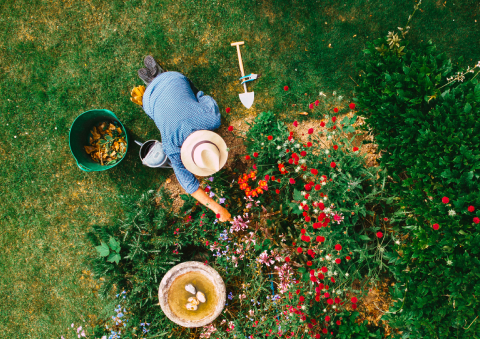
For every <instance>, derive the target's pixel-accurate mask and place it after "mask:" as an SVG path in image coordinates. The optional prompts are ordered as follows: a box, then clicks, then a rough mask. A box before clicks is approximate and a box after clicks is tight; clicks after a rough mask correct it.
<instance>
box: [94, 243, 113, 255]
mask: <svg viewBox="0 0 480 339" xmlns="http://www.w3.org/2000/svg"><path fill="white" fill-rule="evenodd" d="M95 249H96V250H97V251H98V253H99V254H100V256H101V257H106V256H107V255H109V254H110V249H109V248H108V245H107V244H105V243H104V242H103V241H102V243H101V244H100V246H97V247H95Z"/></svg>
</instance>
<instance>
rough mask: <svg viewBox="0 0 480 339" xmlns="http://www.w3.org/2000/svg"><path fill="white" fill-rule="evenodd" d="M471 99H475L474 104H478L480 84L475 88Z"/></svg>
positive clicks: (479, 100)
mask: <svg viewBox="0 0 480 339" xmlns="http://www.w3.org/2000/svg"><path fill="white" fill-rule="evenodd" d="M473 97H474V98H475V101H476V102H480V83H478V84H477V86H475V91H474V94H473Z"/></svg>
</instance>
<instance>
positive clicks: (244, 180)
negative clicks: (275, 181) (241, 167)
mask: <svg viewBox="0 0 480 339" xmlns="http://www.w3.org/2000/svg"><path fill="white" fill-rule="evenodd" d="M250 179H252V180H256V179H257V178H256V172H255V171H251V172H250V173H249V174H246V173H244V174H243V176H240V177H239V178H238V184H239V185H240V189H241V190H242V191H245V195H246V196H247V197H250V196H252V197H256V196H258V195H259V194H263V192H264V191H267V190H268V185H267V182H266V181H265V180H260V181H259V182H258V187H257V188H254V189H252V188H251V187H250V185H249V184H248V181H249V180H250Z"/></svg>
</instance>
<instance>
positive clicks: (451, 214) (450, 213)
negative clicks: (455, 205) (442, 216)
mask: <svg viewBox="0 0 480 339" xmlns="http://www.w3.org/2000/svg"><path fill="white" fill-rule="evenodd" d="M455 214H457V213H456V212H455V211H454V210H450V211H448V215H450V216H452V217H453V216H454V215H455Z"/></svg>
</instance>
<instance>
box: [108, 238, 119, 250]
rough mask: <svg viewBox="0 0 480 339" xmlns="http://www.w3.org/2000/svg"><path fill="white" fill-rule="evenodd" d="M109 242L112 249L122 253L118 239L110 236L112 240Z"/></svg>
mask: <svg viewBox="0 0 480 339" xmlns="http://www.w3.org/2000/svg"><path fill="white" fill-rule="evenodd" d="M108 243H109V245H110V248H111V249H112V251H115V252H117V253H120V243H119V242H118V241H117V240H115V238H114V237H110V241H109V242H108Z"/></svg>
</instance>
